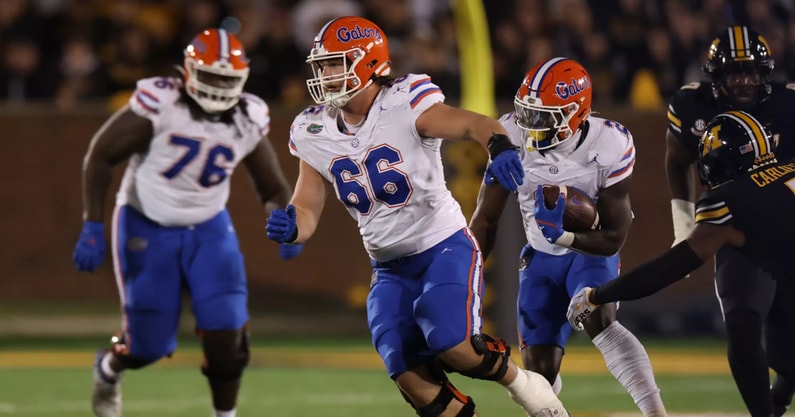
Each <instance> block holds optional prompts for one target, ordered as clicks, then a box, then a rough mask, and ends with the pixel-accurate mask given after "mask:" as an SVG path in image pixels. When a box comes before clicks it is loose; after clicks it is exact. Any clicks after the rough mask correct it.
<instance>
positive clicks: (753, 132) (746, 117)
mask: <svg viewBox="0 0 795 417" xmlns="http://www.w3.org/2000/svg"><path fill="white" fill-rule="evenodd" d="M726 115H727V116H729V117H731V118H732V119H734V120H735V121H737V122H738V123H739V124H740V126H742V127H743V128H745V130H746V131H747V132H748V134H749V135H750V136H751V137H752V138H754V151H755V152H756V157H757V158H759V157H760V156H762V155H765V154H767V153H769V152H772V151H773V150H772V149H769V146H768V144H769V142H768V138H767V136H766V135H765V130H764V128H763V127H762V124H761V123H759V121H758V120H756V119H755V118H754V117H753V116H751V115H750V114H748V113H744V112H741V111H737V110H732V111H729V112H726Z"/></svg>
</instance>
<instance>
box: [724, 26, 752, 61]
mask: <svg viewBox="0 0 795 417" xmlns="http://www.w3.org/2000/svg"><path fill="white" fill-rule="evenodd" d="M750 44H751V42H749V40H748V28H747V27H745V26H732V27H730V28H729V46H730V47H731V48H730V49H731V53H732V59H734V60H735V61H746V60H749V59H751V58H752V56H751V53H750V50H749V48H750Z"/></svg>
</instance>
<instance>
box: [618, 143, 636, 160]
mask: <svg viewBox="0 0 795 417" xmlns="http://www.w3.org/2000/svg"><path fill="white" fill-rule="evenodd" d="M634 155H635V147H634V146H630V147H629V149H627V151H626V152H624V155H623V156H622V157H621V160H620V161H618V162H621V161H624V160H625V159H629V158H630V157H632V156H634Z"/></svg>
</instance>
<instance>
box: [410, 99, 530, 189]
mask: <svg viewBox="0 0 795 417" xmlns="http://www.w3.org/2000/svg"><path fill="white" fill-rule="evenodd" d="M415 127H416V129H417V133H419V134H420V136H423V137H427V138H442V139H447V140H474V141H477V142H480V143H481V145H483V146H484V147H485V148H486V150H487V151H488V152H489V159H490V161H489V166H488V168H486V172H487V182H491V181H493V180H496V181H497V182H499V183H500V185H502V186H503V187H504V188H506V189H508V190H511V191H516V189H517V187H518V186H519V185H522V183H523V181H524V180H523V179H524V169H523V168H522V162H521V161H520V160H519V153H518V150H519V148H518V147H516V146H514V145H513V144H512V143H511V141H510V139H508V132H507V131H506V130H505V127H503V126H502V124H500V122H499V121H497V120H496V119H492V118H491V117H488V116H485V115H482V114H480V113H475V112H472V111H469V110H463V109H459V108H456V107H452V106H448V105H446V104H444V103H436V104H434V105H432V106H431V107H428V109H427V110H425V111H424V112H423V113H422V114H421V115H420V116H419V117H418V118H417V121H416V122H415Z"/></svg>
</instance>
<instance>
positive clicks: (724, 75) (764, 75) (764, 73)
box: [702, 26, 776, 110]
mask: <svg viewBox="0 0 795 417" xmlns="http://www.w3.org/2000/svg"><path fill="white" fill-rule="evenodd" d="M775 64H776V62H775V60H774V59H773V57H772V56H771V51H770V47H769V46H768V45H767V41H766V40H765V38H763V37H762V36H759V34H758V33H756V32H754V31H753V30H751V29H749V28H748V27H747V26H732V27H730V28H728V29H726V30H724V31H723V32H722V33H721V34H720V35H719V36H718V37H717V38H715V40H713V41H712V45H710V47H709V51H708V52H707V62H706V63H705V64H704V67H703V68H702V69H703V71H704V73H706V74H707V76H708V77H709V79H710V80H711V81H712V93H713V94H714V95H715V98H716V99H718V100H719V101H721V102H722V103H723V104H725V105H727V106H729V107H730V108H735V109H741V110H742V109H748V108H750V107H753V106H754V105H756V104H758V103H761V102H762V101H764V100H765V99H767V97H768V96H769V95H770V90H771V85H770V74H771V73H772V72H773V68H774V67H775Z"/></svg>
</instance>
